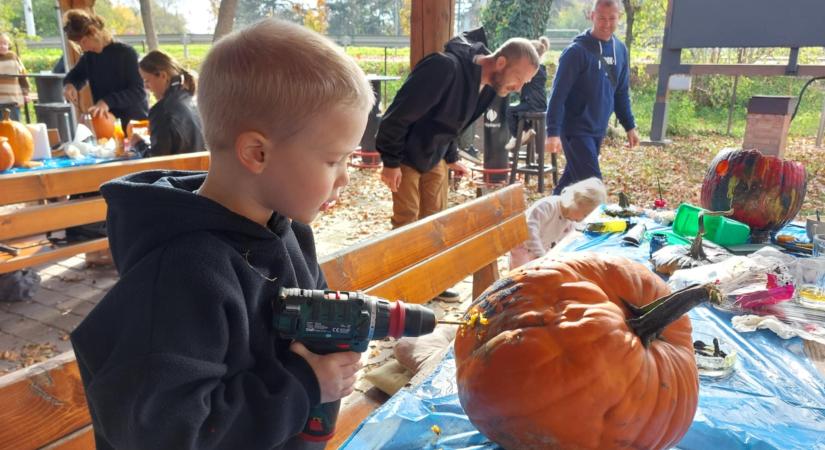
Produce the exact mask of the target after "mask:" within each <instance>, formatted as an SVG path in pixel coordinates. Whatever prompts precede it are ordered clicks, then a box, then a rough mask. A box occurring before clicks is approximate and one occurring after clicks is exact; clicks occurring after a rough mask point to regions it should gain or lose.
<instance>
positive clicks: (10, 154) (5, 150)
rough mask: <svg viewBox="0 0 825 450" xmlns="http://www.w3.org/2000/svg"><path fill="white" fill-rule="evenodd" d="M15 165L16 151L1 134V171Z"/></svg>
mask: <svg viewBox="0 0 825 450" xmlns="http://www.w3.org/2000/svg"><path fill="white" fill-rule="evenodd" d="M13 165H14V151H13V150H12V149H11V145H9V140H8V138H6V137H5V136H0V172H3V171H5V170H9V169H11V166H13Z"/></svg>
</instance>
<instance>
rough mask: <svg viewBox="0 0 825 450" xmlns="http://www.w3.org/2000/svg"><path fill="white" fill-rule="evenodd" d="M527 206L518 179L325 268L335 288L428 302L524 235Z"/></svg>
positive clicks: (341, 256) (344, 253) (334, 257)
mask: <svg viewBox="0 0 825 450" xmlns="http://www.w3.org/2000/svg"><path fill="white" fill-rule="evenodd" d="M524 211H525V202H524V189H523V188H522V186H521V185H520V184H515V185H512V186H508V187H506V188H503V189H501V190H499V191H496V192H493V193H491V194H488V195H486V196H484V197H481V198H478V199H475V200H473V201H470V202H467V203H464V204H462V205H460V206H457V207H455V208H450V209H448V210H445V211H442V212H440V213H438V214H435V215H432V216H430V217H427V218H425V219H423V220H420V221H418V222H415V223H412V224H410V225H407V226H405V227H401V228H398V229H396V230H393V231H391V232H389V233H387V234H386V235H384V236H381V237H379V238H378V239H375V240H371V241H369V242H366V243H364V244H361V245H358V246H355V247H351V248H347V249H345V250H343V251H341V252H339V253H336V254H333V255H331V256H329V257H328V258H325V259H324V261H322V263H321V267H322V268H323V270H324V274H325V275H326V276H327V283H328V284H329V286H330V287H331V288H332V289H338V290H363V291H365V292H368V293H370V294H373V295H377V296H381V297H385V298H388V299H392V300H404V301H408V302H414V303H424V302H426V301H429V300H431V299H433V298H434V297H435V296H436V295H438V294H439V293H441V292H443V291H444V290H445V289H447V288H450V287H452V286H454V285H455V284H456V283H458V282H459V281H461V280H463V279H464V278H465V277H467V275H469V274H472V273H476V272H477V271H479V270H481V269H483V268H484V267H485V266H487V265H489V264H491V263H493V262H495V260H496V258H498V257H499V256H500V255H503V254H504V253H506V252H507V251H508V250H510V249H511V248H513V247H514V246H515V245H517V244H519V243H521V242H523V241H524V240H526V239H527V224H526V221H525V218H524ZM485 288H486V286H485Z"/></svg>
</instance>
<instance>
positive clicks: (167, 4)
mask: <svg viewBox="0 0 825 450" xmlns="http://www.w3.org/2000/svg"><path fill="white" fill-rule="evenodd" d="M141 1H143V0H141ZM152 23H153V25H154V27H155V31H156V32H157V33H158V34H183V33H186V19H185V18H184V17H183V15H181V14H180V13H178V12H176V11H174V1H170V0H160V1H158V0H152Z"/></svg>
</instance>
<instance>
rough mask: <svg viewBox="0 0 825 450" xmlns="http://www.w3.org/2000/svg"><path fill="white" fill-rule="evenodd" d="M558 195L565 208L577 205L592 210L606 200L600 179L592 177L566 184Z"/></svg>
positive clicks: (605, 193)
mask: <svg viewBox="0 0 825 450" xmlns="http://www.w3.org/2000/svg"><path fill="white" fill-rule="evenodd" d="M559 196H560V197H561V204H562V206H564V207H565V208H566V209H570V208H573V207H575V206H578V207H584V208H587V209H591V210H592V209H595V208H596V207H597V206H599V205H601V204H602V203H604V202H605V201H606V200H607V191H606V190H605V188H604V183H602V180H600V179H598V178H596V177H592V178H587V179H586V180H582V181H579V182H577V183H573V184H571V185H570V186H567V187H566V188H564V189H562V191H561V194H559Z"/></svg>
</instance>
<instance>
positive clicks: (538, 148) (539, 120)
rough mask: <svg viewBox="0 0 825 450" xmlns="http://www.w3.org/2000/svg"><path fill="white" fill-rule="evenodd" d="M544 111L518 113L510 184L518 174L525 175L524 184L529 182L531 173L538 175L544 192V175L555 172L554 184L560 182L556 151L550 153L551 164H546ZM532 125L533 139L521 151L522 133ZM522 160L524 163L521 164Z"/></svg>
mask: <svg viewBox="0 0 825 450" xmlns="http://www.w3.org/2000/svg"><path fill="white" fill-rule="evenodd" d="M545 116H546V113H544V112H521V113H518V126H517V127H516V146H515V147H513V150H512V151H511V154H510V184H513V183H515V182H516V174H517V173H520V174H523V175H524V184H527V183H528V182H529V177H530V175H536V176H537V177H538V191H539V192H544V175H545V172H547V171H550V172H552V174H553V185H556V184H557V183H558V182H559V170H558V161H557V157H556V154H555V153H551V154H550V166H549V167H545V166H544V140H545V138H546V136H547V131H546V126H545ZM527 125H530V126H532V128H533V130H534V131H535V132H536V134H535V136H533V139H531V140H530V142H528V143H527V145H526V146H525V150H524V152H522V151H521V145H522V143H521V134H522V131H524V130H525V129H526V128H527ZM520 161H524V164H522V165H520Z"/></svg>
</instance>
